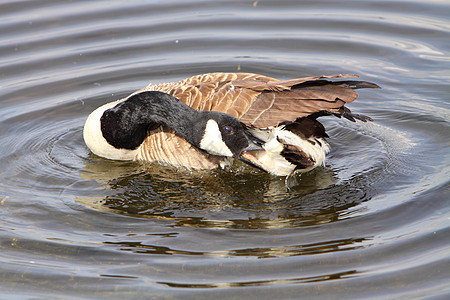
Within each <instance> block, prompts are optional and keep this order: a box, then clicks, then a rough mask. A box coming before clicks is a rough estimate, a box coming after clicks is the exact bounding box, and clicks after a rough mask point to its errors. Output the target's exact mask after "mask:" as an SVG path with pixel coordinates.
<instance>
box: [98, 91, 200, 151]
mask: <svg viewBox="0 0 450 300" xmlns="http://www.w3.org/2000/svg"><path fill="white" fill-rule="evenodd" d="M199 114H200V112H198V111H196V110H195V109H192V108H191V107H189V106H187V105H186V104H184V103H183V102H181V101H180V100H178V99H177V98H175V97H173V96H171V95H169V94H166V93H162V92H158V91H148V92H142V93H139V94H135V95H133V96H131V97H130V98H128V99H127V100H126V101H124V102H121V103H119V104H117V105H116V106H114V107H113V108H110V109H108V110H106V111H105V112H104V113H103V115H102V117H101V118H100V122H101V130H102V134H103V137H104V138H105V139H106V140H107V142H108V143H109V144H110V145H112V146H114V147H115V148H120V149H129V150H134V149H136V148H137V147H139V146H140V145H141V144H142V142H143V141H144V139H145V138H146V137H147V134H148V129H149V128H152V127H154V126H160V125H164V126H167V127H169V128H170V129H172V130H174V131H175V133H176V134H177V135H179V136H181V137H183V138H184V139H185V140H187V141H188V142H189V143H191V144H193V145H197V144H198V143H199V140H198V139H197V138H196V133H197V132H195V131H196V130H195V126H194V125H195V124H196V123H197V122H196V121H197V119H199Z"/></svg>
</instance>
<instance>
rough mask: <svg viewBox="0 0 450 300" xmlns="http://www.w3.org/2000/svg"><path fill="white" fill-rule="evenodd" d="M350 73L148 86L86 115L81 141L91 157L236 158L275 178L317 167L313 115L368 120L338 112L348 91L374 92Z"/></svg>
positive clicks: (222, 76)
mask: <svg viewBox="0 0 450 300" xmlns="http://www.w3.org/2000/svg"><path fill="white" fill-rule="evenodd" d="M351 77H357V76H355V75H331V76H317V77H304V78H297V79H291V80H285V81H279V80H277V79H274V78H271V77H267V76H263V75H258V74H250V73H209V74H203V75H198V76H193V77H190V78H187V79H185V80H182V81H178V82H171V83H161V84H155V85H151V84H150V85H148V86H147V87H145V88H144V89H142V90H139V91H136V92H134V93H133V94H131V95H130V96H128V97H127V98H124V99H121V100H117V101H115V102H111V103H108V104H105V105H103V106H101V107H99V108H97V109H96V110H95V111H93V112H92V113H91V114H90V115H89V117H88V119H87V120H86V124H85V127H84V132H83V135H84V140H85V142H86V144H87V146H88V147H89V148H90V149H91V151H92V152H93V153H94V154H96V155H99V156H102V157H105V158H109V159H116V160H143V161H158V162H163V163H169V164H172V165H179V166H185V167H188V168H194V169H212V168H216V167H218V166H222V167H223V166H226V165H228V164H230V161H231V158H238V159H240V160H242V161H244V162H246V163H248V164H250V165H252V166H254V167H257V168H260V169H262V170H264V171H267V172H269V173H271V174H274V175H278V176H286V175H290V174H292V173H294V172H296V171H308V170H311V169H313V168H315V167H317V166H319V165H322V164H324V162H325V154H326V153H327V152H328V151H329V145H328V143H327V142H326V140H325V138H327V137H328V135H327V134H326V132H325V128H324V127H323V125H322V124H321V123H320V122H318V121H317V118H318V117H321V116H326V115H334V116H337V117H344V118H346V119H349V120H351V121H353V122H355V119H358V120H361V121H363V122H366V121H368V120H371V118H369V117H367V116H364V115H358V114H353V113H351V112H350V110H349V109H348V108H347V107H345V106H344V105H345V104H346V103H350V102H352V101H354V100H355V99H356V98H357V97H358V95H357V93H356V92H355V91H354V89H358V88H378V86H377V85H376V84H374V83H370V82H366V81H355V80H340V81H332V80H327V79H331V78H346V79H347V78H351Z"/></svg>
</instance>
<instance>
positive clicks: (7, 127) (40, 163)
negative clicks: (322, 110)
mask: <svg viewBox="0 0 450 300" xmlns="http://www.w3.org/2000/svg"><path fill="white" fill-rule="evenodd" d="M449 10H450V5H449V4H448V3H447V2H445V1H427V3H422V1H385V2H383V1H322V0H318V1H279V0H259V1H206V0H205V1H201V0H198V1H194V0H193V1H181V0H179V1H139V0H128V1H51V0H42V1H9V0H6V1H2V3H1V4H0V165H1V168H0V217H1V223H0V297H2V298H5V299H10V298H11V299H22V298H28V297H42V298H46V297H51V298H64V299H71V298H73V299H79V298H90V299H92V298H96V299H105V298H108V299H111V298H113V299H116V298H123V297H128V298H129V299H143V298H152V297H154V298H183V299H189V298H192V299H194V298H195V299H202V298H208V299H210V298H238V299H261V298H262V299H299V298H301V299H305V298H312V297H316V298H319V299H336V298H351V299H359V298H403V299H411V298H430V297H436V298H446V296H447V297H448V295H449V294H450V283H449V282H450V281H449V277H450V271H449V270H450V238H449V237H450V226H449V225H450V203H449V199H450V197H449V173H450V172H449V171H450V164H449V162H450V152H449V148H450V147H449V146H450V143H449V141H450V134H449V133H450V131H449V127H450V126H449V124H450V123H449V120H450V105H449V103H450V101H449V100H450V97H449V95H450V93H449V92H450V91H449V81H450V71H449V70H450V63H449V61H450V59H449V57H450V56H449V46H450V43H449V41H450V34H449V33H450V22H449V21H448V12H449ZM238 71H241V72H253V73H260V74H264V75H267V76H272V77H276V78H279V79H289V78H294V77H302V76H315V75H322V74H336V73H342V74H359V75H360V76H361V79H362V80H367V81H371V82H375V83H377V84H379V85H380V86H381V87H382V89H381V90H361V91H360V92H359V94H360V98H359V99H358V100H357V101H356V102H354V103H352V104H351V105H350V106H349V107H350V108H351V109H352V111H353V112H356V113H362V114H366V115H369V116H371V117H372V118H373V119H374V122H371V123H362V122H358V123H351V122H348V121H346V120H341V119H337V118H331V117H329V118H324V119H323V120H322V122H323V123H324V125H325V126H326V128H327V130H328V134H329V135H330V137H331V138H330V139H329V142H330V144H331V146H332V152H331V153H330V154H329V156H328V160H327V163H326V166H325V167H323V168H318V169H316V170H314V171H312V172H309V173H307V174H303V175H298V176H294V177H292V178H289V179H288V180H287V181H286V182H285V179H284V178H279V177H274V176H270V175H268V174H265V173H263V172H260V171H258V170H252V169H251V168H249V167H245V166H242V165H238V166H235V168H233V169H228V170H214V171H208V172H202V171H189V170H185V169H180V168H174V167H169V166H162V165H158V164H151V165H148V164H140V163H135V162H115V161H109V160H105V159H101V158H99V157H96V156H95V155H93V154H91V153H90V152H89V150H88V149H87V147H86V146H85V144H84V142H83V139H82V129H83V124H84V121H85V119H86V117H87V116H88V114H89V113H90V112H91V111H92V110H94V109H95V108H96V107H98V106H100V105H102V104H104V103H107V102H110V101H113V100H116V99H119V98H121V97H124V96H126V95H128V94H130V93H131V92H133V91H135V90H137V89H140V88H142V87H144V86H146V85H147V84H148V83H150V82H151V83H159V82H167V81H177V80H181V79H184V78H186V77H189V76H192V75H196V74H201V73H207V72H238Z"/></svg>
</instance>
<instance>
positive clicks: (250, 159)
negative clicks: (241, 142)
mask: <svg viewBox="0 0 450 300" xmlns="http://www.w3.org/2000/svg"><path fill="white" fill-rule="evenodd" d="M247 139H248V146H247V147H245V148H244V149H243V150H242V151H241V154H240V155H239V157H238V159H239V160H241V161H243V162H244V163H246V164H248V165H250V166H252V167H255V168H258V169H260V170H263V171H266V170H264V168H263V165H262V164H261V163H260V162H259V160H258V159H257V158H256V157H255V156H254V155H253V154H252V153H250V151H265V149H264V148H263V146H262V145H263V144H264V142H263V141H261V140H260V139H258V138H256V137H254V136H253V135H251V134H248V135H247Z"/></svg>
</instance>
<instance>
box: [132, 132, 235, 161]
mask: <svg viewBox="0 0 450 300" xmlns="http://www.w3.org/2000/svg"><path fill="white" fill-rule="evenodd" d="M136 159H137V160H141V161H148V162H162V163H167V164H170V165H177V166H184V167H187V168H192V169H215V168H217V167H219V166H221V167H224V166H226V165H228V164H230V162H229V160H228V159H225V158H223V157H219V156H214V155H209V154H206V153H204V152H202V151H200V150H198V149H197V148H195V147H193V146H192V145H191V144H189V143H188V142H186V141H185V140H184V139H183V138H181V137H179V136H177V135H176V134H175V133H174V132H173V131H172V130H166V129H164V128H162V127H159V128H158V129H156V130H153V131H152V132H151V133H150V134H149V136H148V137H147V138H146V139H145V140H144V142H143V143H142V145H141V146H140V148H139V152H138V155H137V156H136Z"/></svg>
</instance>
